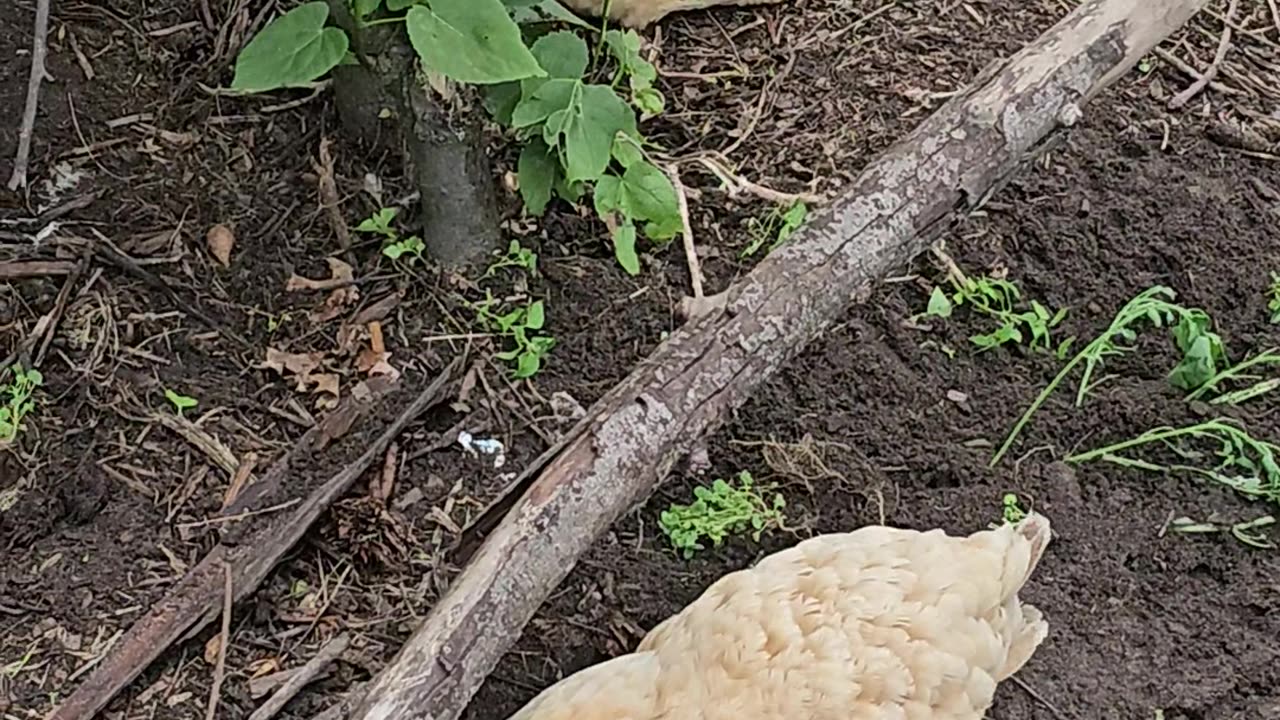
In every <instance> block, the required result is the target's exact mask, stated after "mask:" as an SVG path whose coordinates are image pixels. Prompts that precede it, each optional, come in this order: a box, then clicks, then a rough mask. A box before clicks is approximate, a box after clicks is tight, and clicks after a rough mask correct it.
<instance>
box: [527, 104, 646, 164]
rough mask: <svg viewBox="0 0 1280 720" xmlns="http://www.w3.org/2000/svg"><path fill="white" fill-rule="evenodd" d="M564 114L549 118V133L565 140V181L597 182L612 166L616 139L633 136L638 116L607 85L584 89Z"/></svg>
mask: <svg viewBox="0 0 1280 720" xmlns="http://www.w3.org/2000/svg"><path fill="white" fill-rule="evenodd" d="M574 99H575V100H576V102H571V103H570V105H569V107H568V108H566V110H565V111H564V112H563V113H558V115H559V116H560V117H559V118H558V126H553V120H556V119H557V118H556V115H557V114H553V115H552V116H551V117H548V118H547V126H548V129H551V130H553V131H555V132H558V133H559V134H560V135H562V136H563V147H564V166H565V177H567V178H568V179H569V181H570V182H575V181H578V180H594V179H596V178H598V177H600V176H601V175H602V174H604V171H605V168H607V167H608V166H609V159H610V157H611V151H612V149H613V138H614V136H615V135H617V134H618V133H619V132H628V133H634V132H635V128H636V118H635V113H633V112H632V110H631V108H629V107H627V104H626V103H624V102H623V101H622V98H620V97H618V94H617V93H615V92H614V91H613V88H611V87H609V86H608V85H583V86H582V87H581V90H580V91H578V92H577V93H575V98H574Z"/></svg>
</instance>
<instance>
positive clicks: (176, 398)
mask: <svg viewBox="0 0 1280 720" xmlns="http://www.w3.org/2000/svg"><path fill="white" fill-rule="evenodd" d="M164 396H165V397H166V398H167V399H168V400H169V402H171V403H173V408H174V410H175V411H177V413H178V414H179V415H181V414H182V411H183V410H188V409H190V408H193V407H195V406H196V405H198V404H199V403H200V401H199V400H196V399H195V398H193V397H190V396H188V395H179V394H178V393H176V392H174V391H173V390H170V389H169V388H165V390H164Z"/></svg>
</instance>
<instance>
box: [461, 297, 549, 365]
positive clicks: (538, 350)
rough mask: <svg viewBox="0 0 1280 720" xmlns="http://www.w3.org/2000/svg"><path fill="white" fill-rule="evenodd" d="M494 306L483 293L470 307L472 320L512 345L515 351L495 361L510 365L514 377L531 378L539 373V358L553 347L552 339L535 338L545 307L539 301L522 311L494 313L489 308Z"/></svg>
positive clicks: (540, 326) (538, 336)
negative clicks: (512, 367) (473, 314)
mask: <svg viewBox="0 0 1280 720" xmlns="http://www.w3.org/2000/svg"><path fill="white" fill-rule="evenodd" d="M498 304H499V302H498V300H496V299H495V298H494V297H493V296H492V295H491V294H489V293H486V297H485V299H484V300H483V301H481V302H479V303H475V304H473V305H472V309H473V310H475V313H476V320H477V321H478V322H479V323H480V326H481V327H483V328H484V329H485V330H486V331H487V332H492V333H495V334H497V335H501V336H502V337H505V338H508V339H510V340H511V341H513V342H514V343H515V347H513V348H510V349H508V350H504V351H503V352H500V353H498V354H497V355H496V356H495V357H497V358H498V359H499V360H505V361H507V362H510V363H512V364H513V365H514V368H515V377H517V378H527V377H533V376H534V375H536V374H538V371H539V370H541V369H542V358H543V356H545V355H546V354H547V352H549V351H550V350H551V348H553V347H555V344H556V340H555V338H553V337H550V336H547V335H539V334H538V331H539V330H541V329H542V327H543V325H544V324H545V322H546V309H545V306H544V305H543V303H542V301H541V300H536V301H534V302H532V303H529V304H528V305H526V306H524V307H517V308H515V309H513V310H508V311H506V312H502V313H495V312H494V311H493V310H492V308H494V307H497V306H498Z"/></svg>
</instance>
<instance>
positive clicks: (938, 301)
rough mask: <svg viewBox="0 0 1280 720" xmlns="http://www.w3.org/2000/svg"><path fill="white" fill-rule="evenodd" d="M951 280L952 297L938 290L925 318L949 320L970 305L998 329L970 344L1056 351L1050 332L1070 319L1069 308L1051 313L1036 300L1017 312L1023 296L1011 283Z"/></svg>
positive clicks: (955, 274)
mask: <svg viewBox="0 0 1280 720" xmlns="http://www.w3.org/2000/svg"><path fill="white" fill-rule="evenodd" d="M947 279H948V281H949V282H950V283H951V287H952V293H951V294H950V295H948V294H947V293H946V292H945V291H944V290H943V289H942V288H940V287H935V288H934V289H933V292H932V293H930V295H929V304H928V306H927V307H926V308H925V312H924V315H925V316H927V317H928V316H931V317H939V318H949V317H951V315H952V313H953V312H954V309H955V308H956V307H960V306H964V305H968V306H969V307H971V308H973V309H974V311H976V312H978V313H980V314H982V315H986V316H987V317H990V318H991V319H993V320H995V321H996V323H997V327H996V329H995V330H992V331H991V332H989V333H983V334H981V335H973V336H971V337H970V338H969V341H970V342H972V343H973V344H974V345H977V346H978V347H979V348H980V349H981V350H984V351H985V350H990V349H992V348H996V347H1000V346H1001V345H1004V344H1006V343H1013V344H1015V345H1018V344H1021V343H1022V342H1023V341H1024V340H1025V341H1026V343H1027V346H1028V347H1030V348H1031V349H1033V350H1035V349H1044V350H1048V349H1050V348H1051V347H1052V340H1051V338H1050V331H1051V330H1052V329H1053V328H1055V327H1057V326H1058V325H1059V324H1060V323H1061V322H1062V320H1063V318H1065V317H1066V316H1067V309H1066V308H1062V309H1060V310H1058V311H1057V312H1056V313H1050V312H1049V310H1048V308H1046V307H1045V306H1044V305H1042V304H1041V303H1040V302H1038V301H1036V300H1032V301H1031V302H1030V303H1029V305H1030V309H1027V310H1017V309H1016V308H1017V307H1018V305H1019V304H1020V303H1021V300H1022V292H1021V291H1020V290H1019V289H1018V286H1017V285H1015V284H1014V283H1012V282H1010V281H1008V280H1003V279H999V278H992V277H986V276H983V277H979V278H976V279H975V278H971V277H967V276H964V275H962V274H961V273H960V272H959V271H958V270H953V271H952V272H951V273H949V274H948V276H947ZM1067 342H1070V340H1068V341H1067ZM1064 344H1065V343H1064Z"/></svg>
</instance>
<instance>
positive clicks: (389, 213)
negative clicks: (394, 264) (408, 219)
mask: <svg viewBox="0 0 1280 720" xmlns="http://www.w3.org/2000/svg"><path fill="white" fill-rule="evenodd" d="M398 212H399V211H398V210H396V209H395V208H381V209H379V210H378V211H377V212H375V213H374V214H372V215H370V216H369V217H367V218H365V219H364V220H363V221H361V223H360V224H359V225H357V226H356V232H362V233H370V234H373V235H381V236H382V238H383V245H382V254H383V255H385V256H386V257H388V258H390V259H391V260H393V261H394V260H399V259H400V258H402V257H404V256H406V255H408V256H409V260H410V262H412V261H413V260H415V259H416V260H421V259H422V253H423V251H425V250H426V249H427V246H426V244H425V243H423V242H422V238H420V237H418V236H417V235H410V236H409V237H401V236H400V233H399V232H398V231H397V230H396V229H395V228H394V227H392V226H391V221H393V220H395V218H396V215H397V214H398Z"/></svg>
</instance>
